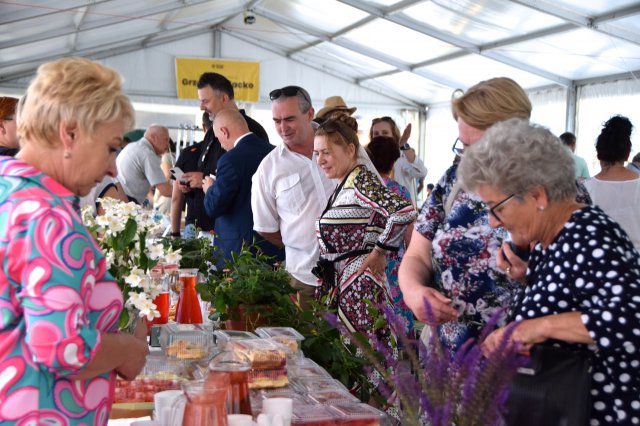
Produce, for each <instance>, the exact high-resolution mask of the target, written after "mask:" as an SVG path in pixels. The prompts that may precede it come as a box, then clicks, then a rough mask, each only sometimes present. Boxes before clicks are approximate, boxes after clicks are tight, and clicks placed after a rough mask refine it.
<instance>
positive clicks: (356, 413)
mask: <svg viewBox="0 0 640 426" xmlns="http://www.w3.org/2000/svg"><path fill="white" fill-rule="evenodd" d="M329 409H330V410H332V411H333V412H335V413H336V414H337V416H338V417H339V418H341V419H345V420H346V419H358V420H361V421H362V420H365V419H366V420H370V421H371V423H365V424H367V425H368V424H371V425H376V424H379V423H378V422H379V421H380V420H381V419H383V418H384V417H385V414H384V413H383V412H382V411H380V410H378V409H376V408H374V407H372V406H370V405H367V404H362V403H359V404H350V403H347V404H344V403H343V404H336V405H331V406H330V407H329Z"/></svg>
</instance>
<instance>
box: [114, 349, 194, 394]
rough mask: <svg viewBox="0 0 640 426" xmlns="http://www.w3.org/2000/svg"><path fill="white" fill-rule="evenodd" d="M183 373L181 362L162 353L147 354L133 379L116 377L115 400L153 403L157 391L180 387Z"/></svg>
mask: <svg viewBox="0 0 640 426" xmlns="http://www.w3.org/2000/svg"><path fill="white" fill-rule="evenodd" d="M184 374H185V373H184V365H183V363H182V362H180V361H178V360H175V359H170V358H167V357H165V356H163V355H148V356H147V361H146V364H145V366H144V368H143V369H142V372H141V373H140V374H139V375H138V376H137V377H136V378H135V379H134V380H131V381H128V380H123V379H120V378H118V379H117V381H116V390H115V402H116V403H132V402H136V403H140V402H146V403H153V396H154V395H155V394H156V393H157V392H161V391H165V390H172V389H180V384H181V383H182V382H183V381H184V380H185V379H184Z"/></svg>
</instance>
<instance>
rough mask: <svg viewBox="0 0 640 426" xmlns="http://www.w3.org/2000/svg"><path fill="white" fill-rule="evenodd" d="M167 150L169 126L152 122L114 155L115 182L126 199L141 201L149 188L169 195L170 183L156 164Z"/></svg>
mask: <svg viewBox="0 0 640 426" xmlns="http://www.w3.org/2000/svg"><path fill="white" fill-rule="evenodd" d="M168 150H169V129H167V128H166V127H164V126H161V125H159V124H152V125H151V126H149V128H148V129H147V131H146V132H144V137H143V138H142V139H140V140H139V141H138V142H133V143H130V144H128V145H127V146H126V147H125V148H124V149H123V150H122V152H121V153H120V155H118V158H117V159H116V165H117V167H118V181H119V182H120V184H121V185H122V188H124V192H125V194H127V196H128V197H129V199H130V200H132V201H135V202H136V203H138V204H142V203H143V202H144V200H145V199H146V198H147V194H149V190H150V189H151V187H155V188H157V189H158V191H159V192H160V194H161V195H163V196H165V197H171V184H170V183H169V182H168V181H167V178H166V177H165V175H164V172H163V171H162V167H161V166H160V157H161V156H162V154H164V153H165V152H167V151H168Z"/></svg>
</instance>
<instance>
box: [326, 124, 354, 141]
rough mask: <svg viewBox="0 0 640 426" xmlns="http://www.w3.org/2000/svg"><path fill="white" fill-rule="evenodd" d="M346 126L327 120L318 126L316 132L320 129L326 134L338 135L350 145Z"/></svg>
mask: <svg viewBox="0 0 640 426" xmlns="http://www.w3.org/2000/svg"><path fill="white" fill-rule="evenodd" d="M347 128H348V126H347V125H346V124H344V123H342V122H340V121H337V120H327V121H325V122H324V123H322V124H321V125H320V126H318V130H319V129H322V130H324V131H325V132H327V133H338V134H340V136H342V139H344V140H345V141H346V142H347V143H351V138H350V137H349V135H348V134H347V132H346V129H347Z"/></svg>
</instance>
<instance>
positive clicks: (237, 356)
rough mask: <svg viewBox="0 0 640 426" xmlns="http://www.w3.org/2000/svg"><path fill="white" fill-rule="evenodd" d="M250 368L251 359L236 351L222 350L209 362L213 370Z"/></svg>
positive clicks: (245, 369) (243, 369)
mask: <svg viewBox="0 0 640 426" xmlns="http://www.w3.org/2000/svg"><path fill="white" fill-rule="evenodd" d="M249 369H251V360H250V359H249V358H248V357H246V356H245V355H244V354H242V353H241V352H236V351H223V352H220V353H219V354H218V355H216V356H214V357H213V359H212V360H211V362H210V363H209V370H211V371H225V372H226V371H247V370H249Z"/></svg>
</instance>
